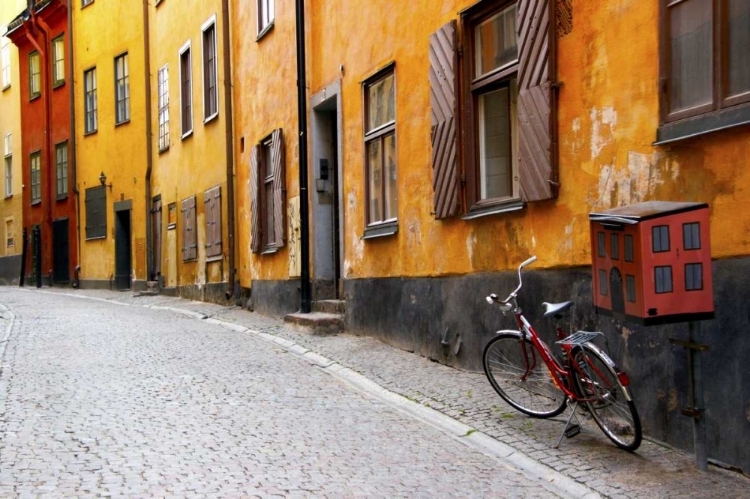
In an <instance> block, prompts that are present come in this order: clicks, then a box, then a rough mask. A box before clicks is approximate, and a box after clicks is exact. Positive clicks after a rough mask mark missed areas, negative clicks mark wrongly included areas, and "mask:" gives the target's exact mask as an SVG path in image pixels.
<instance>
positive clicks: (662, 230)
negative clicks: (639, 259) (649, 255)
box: [651, 225, 669, 253]
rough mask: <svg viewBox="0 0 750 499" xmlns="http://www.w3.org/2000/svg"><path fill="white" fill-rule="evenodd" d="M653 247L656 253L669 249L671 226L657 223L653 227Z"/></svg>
mask: <svg viewBox="0 0 750 499" xmlns="http://www.w3.org/2000/svg"><path fill="white" fill-rule="evenodd" d="M651 237H652V241H651V247H652V249H653V251H654V253H663V252H665V251H669V226H668V225H657V226H656V227H652V228H651Z"/></svg>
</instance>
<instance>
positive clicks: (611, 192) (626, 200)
mask: <svg viewBox="0 0 750 499" xmlns="http://www.w3.org/2000/svg"><path fill="white" fill-rule="evenodd" d="M659 159H660V158H659V157H658V154H657V153H654V154H642V153H638V152H634V151H628V164H627V165H626V166H625V168H618V167H617V166H615V165H604V166H603V167H602V169H601V171H600V172H599V186H598V193H597V199H596V201H595V202H594V203H592V204H593V205H594V206H595V207H596V208H613V207H617V206H626V205H629V204H633V203H640V202H642V201H646V200H648V199H650V198H651V197H652V196H653V195H654V192H655V190H656V188H657V187H658V186H660V185H662V184H664V178H663V175H662V170H661V168H660V167H659V166H660V165H659ZM662 164H663V165H665V166H666V168H668V169H671V175H670V177H671V178H672V179H673V180H675V179H676V178H677V177H678V176H679V165H677V163H675V162H669V163H668V164H667V163H666V162H664V163H662Z"/></svg>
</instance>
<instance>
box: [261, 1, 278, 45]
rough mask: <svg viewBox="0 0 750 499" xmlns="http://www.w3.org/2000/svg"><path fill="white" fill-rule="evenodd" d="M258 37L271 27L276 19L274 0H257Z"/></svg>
mask: <svg viewBox="0 0 750 499" xmlns="http://www.w3.org/2000/svg"><path fill="white" fill-rule="evenodd" d="M257 5H258V38H261V37H262V36H263V35H265V34H266V33H267V32H268V31H270V30H271V28H273V25H274V21H275V20H276V11H275V6H274V0H258V3H257Z"/></svg>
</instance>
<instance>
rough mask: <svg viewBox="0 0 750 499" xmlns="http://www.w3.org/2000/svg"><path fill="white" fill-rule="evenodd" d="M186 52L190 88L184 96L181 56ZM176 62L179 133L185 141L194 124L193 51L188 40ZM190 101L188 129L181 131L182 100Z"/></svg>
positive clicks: (183, 109)
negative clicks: (178, 76) (178, 91)
mask: <svg viewBox="0 0 750 499" xmlns="http://www.w3.org/2000/svg"><path fill="white" fill-rule="evenodd" d="M185 52H187V53H188V70H189V71H190V88H189V89H188V95H187V96H185V95H183V94H182V81H183V74H182V55H183V54H184V53H185ZM178 55H179V57H178V60H179V68H178V69H179V73H180V132H181V133H182V138H183V139H185V138H187V137H189V136H190V135H192V134H193V128H195V122H194V120H193V116H194V113H193V107H194V106H193V50H192V47H191V43H190V40H188V41H187V42H185V44H184V45H183V46H182V47H180V50H179V52H178ZM186 97H187V99H189V100H190V129H189V130H182V124H183V123H184V120H183V114H182V113H184V112H185V105H184V104H185V102H184V100H183V99H185V98H186Z"/></svg>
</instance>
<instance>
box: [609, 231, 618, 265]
mask: <svg viewBox="0 0 750 499" xmlns="http://www.w3.org/2000/svg"><path fill="white" fill-rule="evenodd" d="M609 244H610V249H609V251H610V253H612V260H619V259H620V234H610V238H609Z"/></svg>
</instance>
